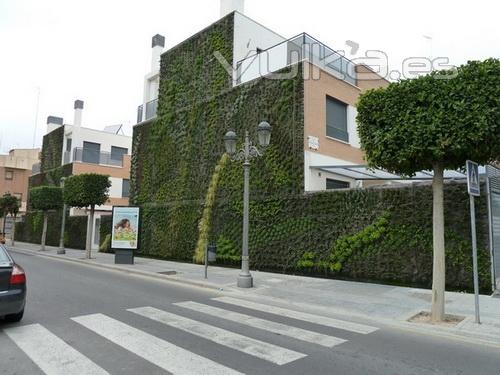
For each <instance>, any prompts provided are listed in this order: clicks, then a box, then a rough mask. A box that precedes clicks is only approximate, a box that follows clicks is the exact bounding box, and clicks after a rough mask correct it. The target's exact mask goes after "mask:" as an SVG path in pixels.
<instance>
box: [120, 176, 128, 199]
mask: <svg viewBox="0 0 500 375" xmlns="http://www.w3.org/2000/svg"><path fill="white" fill-rule="evenodd" d="M128 197H130V180H125V179H124V180H123V184H122V198H128Z"/></svg>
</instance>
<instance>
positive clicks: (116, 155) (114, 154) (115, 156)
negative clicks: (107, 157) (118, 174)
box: [111, 146, 128, 162]
mask: <svg viewBox="0 0 500 375" xmlns="http://www.w3.org/2000/svg"><path fill="white" fill-rule="evenodd" d="M127 154H128V149H127V148H124V147H115V146H111V160H118V161H120V162H121V161H122V160H123V155H127Z"/></svg>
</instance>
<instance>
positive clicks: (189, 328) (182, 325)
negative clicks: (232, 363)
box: [128, 307, 306, 365]
mask: <svg viewBox="0 0 500 375" xmlns="http://www.w3.org/2000/svg"><path fill="white" fill-rule="evenodd" d="M128 311H131V312H133V313H135V314H138V315H141V316H144V317H146V318H149V319H152V320H155V321H158V322H161V323H164V324H166V325H169V326H171V327H175V328H178V329H181V330H183V331H185V332H189V333H191V334H193V335H196V336H200V337H203V338H205V339H207V340H211V341H213V342H216V343H218V344H221V345H224V346H226V347H229V348H231V349H235V350H239V351H241V352H244V353H246V354H250V355H252V356H254V357H258V358H261V359H264V360H267V361H269V362H272V363H275V364H278V365H284V364H286V363H290V362H293V361H295V360H297V359H300V358H303V357H305V356H306V354H302V353H298V352H295V351H293V350H288V349H285V348H282V347H279V346H277V345H273V344H268V343H265V342H263V341H259V340H255V339H252V338H250V337H246V336H243V335H240V334H237V333H233V332H230V331H227V330H225V329H222V328H218V327H214V326H211V325H208V324H205V323H202V322H198V321H196V320H192V319H188V318H185V317H183V316H179V315H175V314H172V313H169V312H166V311H162V310H158V309H155V308H154V307H140V308H136V309H129V310H128Z"/></svg>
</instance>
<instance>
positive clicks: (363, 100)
mask: <svg viewBox="0 0 500 375" xmlns="http://www.w3.org/2000/svg"><path fill="white" fill-rule="evenodd" d="M357 109H358V116H357V121H358V124H359V126H358V131H359V136H360V140H361V147H362V149H363V150H364V151H365V152H366V158H367V161H368V164H369V165H370V166H372V167H378V168H383V169H385V170H388V171H390V172H394V173H398V174H402V175H407V176H412V175H414V174H415V173H416V172H417V171H421V170H433V172H434V177H433V181H432V190H433V248H434V250H433V252H434V259H433V280H432V307H431V319H432V320H433V321H442V320H443V319H444V312H445V306H444V303H445V302H444V294H445V281H446V279H445V241H444V212H443V180H444V178H443V172H444V170H445V169H453V170H456V169H460V168H463V167H464V165H465V162H466V160H467V159H471V160H474V161H476V162H478V163H480V164H487V163H489V162H491V161H493V160H494V159H498V157H499V156H500V142H499V139H500V60H498V59H488V60H485V61H483V62H479V61H471V62H469V63H467V64H466V65H463V66H460V67H459V68H457V69H456V70H454V71H453V70H450V71H435V72H433V73H431V74H429V75H426V76H423V77H419V78H417V79H412V80H404V81H400V82H397V83H391V84H390V85H389V86H388V87H386V88H379V89H375V90H370V91H368V92H366V93H364V94H363V95H361V97H360V99H359V103H358V108H357ZM464 219H465V218H464Z"/></svg>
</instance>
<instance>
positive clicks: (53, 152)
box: [40, 126, 64, 172]
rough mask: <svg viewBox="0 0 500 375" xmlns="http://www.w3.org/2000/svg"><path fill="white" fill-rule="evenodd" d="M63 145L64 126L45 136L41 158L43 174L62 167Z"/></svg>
mask: <svg viewBox="0 0 500 375" xmlns="http://www.w3.org/2000/svg"><path fill="white" fill-rule="evenodd" d="M63 143H64V126H60V127H58V128H57V129H54V130H53V131H51V132H50V133H48V134H46V135H44V136H43V143H42V153H41V156H40V159H41V160H40V162H41V172H47V171H50V170H52V169H55V168H58V167H60V166H61V159H62V153H63Z"/></svg>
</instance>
